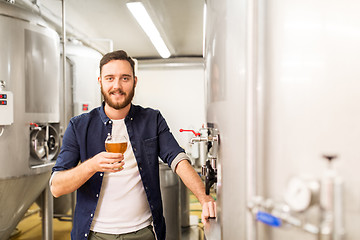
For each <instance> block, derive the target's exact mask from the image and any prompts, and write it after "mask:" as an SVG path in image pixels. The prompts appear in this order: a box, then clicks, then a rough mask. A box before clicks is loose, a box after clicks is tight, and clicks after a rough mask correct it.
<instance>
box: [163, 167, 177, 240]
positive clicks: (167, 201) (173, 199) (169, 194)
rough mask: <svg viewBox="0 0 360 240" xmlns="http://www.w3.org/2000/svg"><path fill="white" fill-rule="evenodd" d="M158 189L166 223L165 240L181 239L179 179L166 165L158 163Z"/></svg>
mask: <svg viewBox="0 0 360 240" xmlns="http://www.w3.org/2000/svg"><path fill="white" fill-rule="evenodd" d="M159 171H160V188H161V196H162V200H163V209H164V217H165V223H166V239H168V240H180V239H181V204H180V190H179V187H180V185H179V177H178V176H177V175H176V174H175V173H174V172H173V171H172V170H171V169H170V168H169V166H168V165H167V164H164V163H159Z"/></svg>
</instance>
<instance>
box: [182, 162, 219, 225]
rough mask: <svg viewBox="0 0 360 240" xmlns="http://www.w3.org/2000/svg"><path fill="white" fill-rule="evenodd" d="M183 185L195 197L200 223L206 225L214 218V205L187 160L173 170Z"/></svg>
mask: <svg viewBox="0 0 360 240" xmlns="http://www.w3.org/2000/svg"><path fill="white" fill-rule="evenodd" d="M175 172H176V173H177V174H178V175H179V177H180V178H181V180H182V181H183V183H184V184H185V185H186V187H187V188H189V189H190V191H191V192H192V193H193V194H194V195H195V196H196V197H197V199H198V200H199V202H200V204H201V206H202V214H201V221H202V222H203V223H204V224H206V222H207V221H208V218H209V217H216V203H215V201H214V199H213V198H212V197H211V196H210V195H206V193H205V186H204V183H203V182H202V181H201V178H200V176H199V175H198V174H197V172H196V171H195V170H194V168H193V167H192V166H191V165H190V163H189V162H188V161H187V160H183V161H180V162H179V163H178V164H177V166H176V169H175Z"/></svg>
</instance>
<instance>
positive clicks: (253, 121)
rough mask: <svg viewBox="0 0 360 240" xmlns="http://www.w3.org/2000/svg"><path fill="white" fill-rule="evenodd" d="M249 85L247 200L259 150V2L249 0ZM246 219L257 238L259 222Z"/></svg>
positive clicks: (253, 237) (250, 237) (254, 179)
mask: <svg viewBox="0 0 360 240" xmlns="http://www.w3.org/2000/svg"><path fill="white" fill-rule="evenodd" d="M247 3H248V4H247V38H246V49H247V53H246V55H247V56H246V62H247V71H246V72H247V81H246V82H247V86H246V157H245V159H246V160H245V161H246V198H247V202H249V201H251V199H252V198H253V197H254V196H256V194H257V193H256V192H257V174H256V173H257V159H258V155H257V150H258V146H257V143H258V115H257V113H258V112H257V110H258V101H257V98H258V95H257V80H258V79H257V78H258V75H257V71H258V65H257V64H258V62H257V60H258V59H257V56H258V21H257V18H258V2H257V0H249V1H247ZM246 218H247V221H246V229H247V231H246V239H247V240H256V239H258V236H257V224H256V221H255V220H254V218H253V216H252V215H251V214H250V213H248V214H247V217H246Z"/></svg>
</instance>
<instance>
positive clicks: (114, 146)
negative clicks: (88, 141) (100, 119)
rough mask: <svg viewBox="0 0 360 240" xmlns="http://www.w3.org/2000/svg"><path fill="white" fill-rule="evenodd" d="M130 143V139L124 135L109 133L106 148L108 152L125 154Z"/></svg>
mask: <svg viewBox="0 0 360 240" xmlns="http://www.w3.org/2000/svg"><path fill="white" fill-rule="evenodd" d="M127 145H128V140H127V138H126V137H125V136H123V135H108V136H107V138H106V140H105V149H106V151H107V152H113V153H122V154H124V153H125V151H126V149H127Z"/></svg>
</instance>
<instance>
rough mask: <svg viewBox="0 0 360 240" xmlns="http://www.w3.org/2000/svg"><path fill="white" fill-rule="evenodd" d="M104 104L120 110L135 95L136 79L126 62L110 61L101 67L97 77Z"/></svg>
mask: <svg viewBox="0 0 360 240" xmlns="http://www.w3.org/2000/svg"><path fill="white" fill-rule="evenodd" d="M98 80H99V82H100V85H101V93H102V95H103V96H104V100H105V103H106V104H107V105H109V106H110V107H112V108H114V109H116V110H120V109H122V108H124V107H126V106H128V105H129V104H130V103H131V101H132V99H133V97H134V93H135V86H136V81H137V79H136V77H134V76H133V70H132V68H131V65H130V63H129V62H128V61H125V60H112V61H110V62H108V63H107V64H105V65H104V66H103V67H102V71H101V76H100V77H99V79H98Z"/></svg>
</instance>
